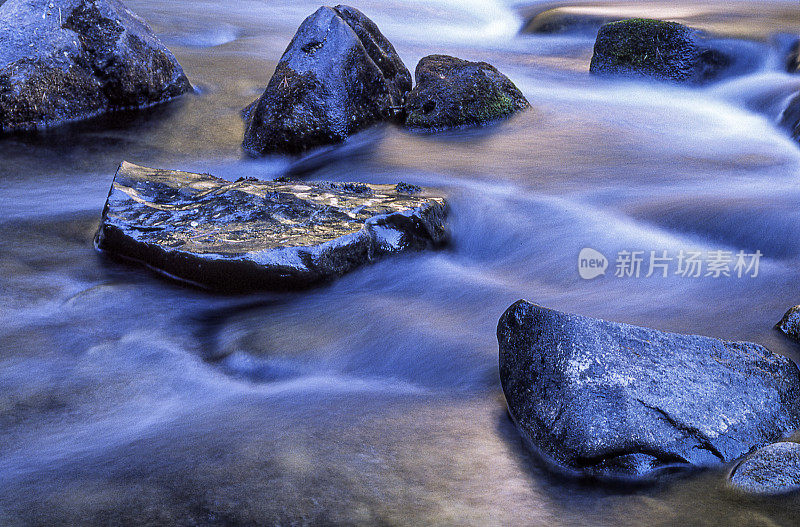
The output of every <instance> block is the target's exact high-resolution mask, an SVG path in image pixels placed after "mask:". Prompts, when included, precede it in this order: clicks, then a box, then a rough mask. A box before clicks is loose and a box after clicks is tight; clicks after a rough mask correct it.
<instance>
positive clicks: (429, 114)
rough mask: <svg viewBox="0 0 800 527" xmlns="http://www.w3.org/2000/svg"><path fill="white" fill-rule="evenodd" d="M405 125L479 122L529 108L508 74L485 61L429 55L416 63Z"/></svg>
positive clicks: (455, 125)
mask: <svg viewBox="0 0 800 527" xmlns="http://www.w3.org/2000/svg"><path fill="white" fill-rule="evenodd" d="M415 77H416V86H414V89H413V90H412V91H411V92H410V93H409V94H408V97H407V100H406V105H405V113H406V126H408V127H409V128H412V129H420V130H426V131H436V130H446V129H450V128H459V127H464V126H476V125H482V124H485V123H488V122H491V121H495V120H497V119H502V118H505V117H509V116H510V115H512V114H514V113H516V112H518V111H520V110H523V109H525V108H528V107H529V106H530V104H529V103H528V101H527V100H526V99H525V97H524V96H523V95H522V92H521V91H520V90H519V89H518V88H517V87H516V86H515V85H514V83H513V82H511V80H509V78H508V77H506V76H505V75H503V74H502V73H500V72H499V71H497V69H496V68H495V67H494V66H492V65H491V64H487V63H486V62H470V61H467V60H462V59H458V58H456V57H450V56H447V55H429V56H427V57H424V58H423V59H422V60H420V61H419V64H417V69H416V72H415Z"/></svg>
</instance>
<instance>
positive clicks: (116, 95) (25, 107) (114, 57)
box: [0, 0, 192, 131]
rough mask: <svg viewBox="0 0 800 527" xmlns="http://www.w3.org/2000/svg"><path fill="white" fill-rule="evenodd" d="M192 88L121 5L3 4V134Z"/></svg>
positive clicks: (97, 1) (30, 0)
mask: <svg viewBox="0 0 800 527" xmlns="http://www.w3.org/2000/svg"><path fill="white" fill-rule="evenodd" d="M191 89H192V87H191V85H190V83H189V81H188V79H187V78H186V75H185V74H184V72H183V69H182V68H181V66H180V64H178V61H177V60H176V59H175V57H174V56H173V55H172V53H171V52H170V51H169V50H168V49H167V48H166V47H164V45H163V44H162V43H161V42H160V41H159V40H158V38H157V37H156V36H155V35H154V34H153V32H152V31H151V29H150V28H149V26H148V25H147V24H146V23H145V22H144V21H143V20H142V19H141V18H139V17H138V16H136V15H135V14H133V13H132V12H131V11H129V10H128V9H127V8H126V7H125V6H124V5H123V4H122V3H121V2H119V1H118V0H9V1H7V2H5V3H4V4H2V6H0V129H2V130H3V131H9V130H18V129H33V128H43V127H48V126H55V125H58V124H61V123H63V122H65V121H72V120H77V119H83V118H87V117H91V116H93V115H97V114H100V113H103V112H107V111H113V110H123V109H131V108H140V107H143V106H149V105H152V104H156V103H160V102H164V101H167V100H169V99H172V98H174V97H177V96H179V95H181V94H183V93H186V92H188V91H190V90H191Z"/></svg>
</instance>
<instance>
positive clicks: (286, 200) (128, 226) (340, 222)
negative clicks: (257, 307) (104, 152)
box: [95, 163, 446, 291]
mask: <svg viewBox="0 0 800 527" xmlns="http://www.w3.org/2000/svg"><path fill="white" fill-rule="evenodd" d="M445 214H446V205H445V201H444V199H443V198H441V197H438V196H435V195H433V194H431V193H430V192H428V191H425V190H417V188H416V187H412V186H408V185H401V186H395V185H367V184H362V183H319V182H314V183H300V182H290V181H289V182H280V181H272V182H262V181H257V180H250V179H241V180H239V181H237V182H233V183H232V182H229V181H225V180H222V179H218V178H215V177H213V176H210V175H200V174H190V173H186V172H176V171H170V170H155V169H149V168H144V167H139V166H136V165H132V164H129V163H123V164H122V165H121V166H120V168H119V171H118V172H117V174H116V176H115V177H114V183H113V185H112V187H111V192H110V193H109V196H108V201H107V202H106V206H105V209H104V210H103V218H102V223H101V225H100V229H99V231H98V233H97V237H96V242H95V243H96V246H97V248H98V249H100V250H101V251H104V252H106V253H108V254H110V255H112V256H117V257H121V258H123V259H127V260H133V261H136V262H139V263H143V264H145V265H147V266H148V267H150V268H152V269H154V270H156V271H159V272H161V273H164V274H166V275H168V276H170V277H173V278H178V279H180V280H184V281H187V282H191V283H194V284H197V285H200V286H203V287H206V288H209V289H213V290H220V291H250V290H255V289H273V290H282V289H291V288H299V287H305V286H308V285H311V284H313V283H316V282H319V281H322V280H326V279H330V278H334V277H337V276H340V275H342V274H344V273H345V272H347V271H349V270H351V269H353V268H355V267H357V266H359V265H362V264H364V263H367V262H369V261H372V260H374V259H376V258H378V257H380V256H383V255H387V254H394V253H398V252H401V251H405V250H419V249H425V248H429V247H434V246H438V245H441V244H442V243H444V242H445V241H446V231H445V227H444V217H445Z"/></svg>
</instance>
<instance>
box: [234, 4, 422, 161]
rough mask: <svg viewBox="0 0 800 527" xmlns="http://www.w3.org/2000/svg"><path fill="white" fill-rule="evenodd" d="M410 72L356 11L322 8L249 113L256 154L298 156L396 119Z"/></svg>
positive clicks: (249, 145) (249, 139) (248, 141)
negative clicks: (377, 124) (376, 124)
mask: <svg viewBox="0 0 800 527" xmlns="http://www.w3.org/2000/svg"><path fill="white" fill-rule="evenodd" d="M410 89H411V73H410V72H409V71H408V70H407V69H406V67H405V66H404V65H403V62H402V61H401V60H400V57H399V56H398V55H397V52H396V51H395V50H394V47H392V45H391V43H389V41H388V40H387V39H386V37H384V36H383V35H382V34H381V32H380V31H379V30H378V27H377V26H376V25H375V24H374V23H373V22H372V21H371V20H370V19H369V18H367V17H366V16H364V14H362V13H361V12H360V11H358V10H357V9H354V8H352V7H348V6H342V5H340V6H336V7H333V8H331V7H320V8H319V9H318V10H317V11H316V12H315V13H314V14H313V15H311V16H310V17H308V18H307V19H306V20H305V21H304V22H303V23H302V25H301V26H300V28H299V29H298V30H297V33H296V34H295V36H294V38H293V39H292V42H291V43H290V44H289V47H288V48H287V49H286V51H285V52H284V54H283V56H282V57H281V60H280V62H279V63H278V66H277V67H276V68H275V73H274V74H273V76H272V79H270V81H269V84H268V85H267V88H266V90H265V91H264V94H263V95H262V96H261V98H259V99H258V100H257V101H256V102H255V103H253V104H252V105H250V106H249V107H248V108H246V109H245V111H244V115H245V120H246V121H247V129H246V131H245V136H244V142H243V146H244V149H245V150H246V151H247V152H249V153H250V154H252V155H263V154H273V153H288V154H299V153H302V152H304V151H306V150H309V149H311V148H314V147H318V146H322V145H330V144H336V143H340V142H342V141H344V140H345V139H346V138H347V137H348V136H350V135H352V134H354V133H356V132H358V131H359V130H362V129H364V128H367V127H369V126H371V125H374V124H375V123H378V122H381V121H387V120H391V119H393V118H394V117H395V116H396V115H397V114H398V113H399V110H400V108H401V107H402V104H403V97H404V95H405V94H406V92H408V91H409V90H410Z"/></svg>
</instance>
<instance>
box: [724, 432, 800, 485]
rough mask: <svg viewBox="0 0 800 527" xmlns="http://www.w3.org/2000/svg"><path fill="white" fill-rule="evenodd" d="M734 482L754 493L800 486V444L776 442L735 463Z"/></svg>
mask: <svg viewBox="0 0 800 527" xmlns="http://www.w3.org/2000/svg"><path fill="white" fill-rule="evenodd" d="M731 484H732V485H733V486H734V487H736V488H738V489H740V490H743V491H745V492H750V493H754V494H783V493H786V492H795V491H798V490H800V444H797V443H788V442H787V443H775V444H772V445H768V446H765V447H764V448H761V449H759V450H757V451H756V452H755V453H753V455H752V456H750V457H748V458H747V459H746V460H745V461H743V462H742V463H741V464H740V465H739V466H738V467H736V469H735V470H734V471H733V473H732V474H731Z"/></svg>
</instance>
